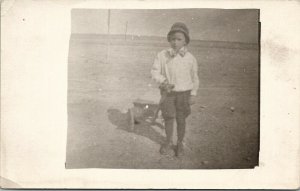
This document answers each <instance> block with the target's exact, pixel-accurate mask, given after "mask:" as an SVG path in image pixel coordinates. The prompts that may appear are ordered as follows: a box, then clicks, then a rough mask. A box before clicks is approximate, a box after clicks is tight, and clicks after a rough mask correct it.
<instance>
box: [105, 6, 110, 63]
mask: <svg viewBox="0 0 300 191" xmlns="http://www.w3.org/2000/svg"><path fill="white" fill-rule="evenodd" d="M106 42H107V43H106V64H108V59H109V46H110V9H108V13H107V39H106Z"/></svg>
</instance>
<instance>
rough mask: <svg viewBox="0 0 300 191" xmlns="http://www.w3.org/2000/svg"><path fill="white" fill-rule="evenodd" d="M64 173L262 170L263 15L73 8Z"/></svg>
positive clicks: (238, 11) (255, 11) (245, 11)
mask: <svg viewBox="0 0 300 191" xmlns="http://www.w3.org/2000/svg"><path fill="white" fill-rule="evenodd" d="M71 19H72V21H71V31H72V34H71V37H70V43H69V55H68V108H67V109H68V131H67V153H66V164H65V165H66V168H67V169H73V168H75V169H76V168H125V169H244V168H249V169H251V168H254V167H255V166H257V165H258V162H259V161H258V157H259V87H260V84H259V67H260V65H259V63H260V28H259V27H260V25H259V10H258V9H157V10H155V9H135V10H130V9H129V10H126V9H72V11H71Z"/></svg>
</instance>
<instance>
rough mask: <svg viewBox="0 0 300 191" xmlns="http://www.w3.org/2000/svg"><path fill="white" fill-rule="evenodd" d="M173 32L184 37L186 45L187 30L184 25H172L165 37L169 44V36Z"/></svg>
mask: <svg viewBox="0 0 300 191" xmlns="http://www.w3.org/2000/svg"><path fill="white" fill-rule="evenodd" d="M175 32H182V33H183V34H184V36H185V40H186V43H187V44H188V43H189V42H190V36H189V29H188V28H187V26H186V25H185V24H184V23H181V22H177V23H174V24H173V25H172V27H171V29H170V31H169V33H168V36H167V38H168V41H169V42H170V36H171V35H172V34H173V33H175Z"/></svg>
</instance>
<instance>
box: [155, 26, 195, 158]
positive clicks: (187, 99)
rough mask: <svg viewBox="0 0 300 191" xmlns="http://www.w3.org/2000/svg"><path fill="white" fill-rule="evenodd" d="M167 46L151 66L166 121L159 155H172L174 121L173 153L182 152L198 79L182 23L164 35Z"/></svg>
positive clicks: (187, 31)
mask: <svg viewBox="0 0 300 191" xmlns="http://www.w3.org/2000/svg"><path fill="white" fill-rule="evenodd" d="M167 39H168V42H169V44H170V48H169V49H166V50H163V51H161V52H159V53H158V55H157V57H156V58H155V60H154V64H153V66H152V70H151V75H152V78H153V79H154V80H155V81H156V82H158V83H159V84H160V86H159V87H160V92H161V95H162V97H164V99H163V101H162V102H161V107H160V108H161V111H162V116H163V118H164V121H165V131H166V142H165V143H164V144H163V145H162V146H161V149H160V153H161V154H168V155H170V154H173V150H172V146H173V143H172V142H173V141H172V139H173V124H174V121H175V119H176V124H177V147H176V156H177V157H181V156H183V155H184V148H183V139H184V135H185V120H186V118H187V116H188V115H189V114H190V113H191V108H190V105H192V104H194V103H195V97H196V94H197V90H198V86H199V79H198V65H197V61H196V59H195V57H194V56H193V55H192V54H191V53H189V52H188V51H187V48H186V46H187V45H188V44H189V42H190V37H189V30H188V28H187V27H186V25H185V24H184V23H180V22H178V23H175V24H173V26H172V27H171V30H170V32H169V33H168V35H167Z"/></svg>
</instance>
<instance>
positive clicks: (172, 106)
mask: <svg viewBox="0 0 300 191" xmlns="http://www.w3.org/2000/svg"><path fill="white" fill-rule="evenodd" d="M190 95H191V91H183V92H170V93H168V94H167V96H166V99H165V100H164V101H163V103H162V104H161V111H162V116H163V118H165V119H166V118H175V117H176V116H182V117H187V116H189V115H190V114H191V107H190V104H189V99H190Z"/></svg>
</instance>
